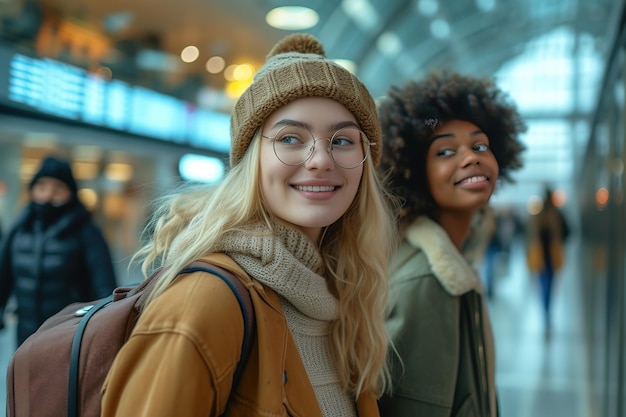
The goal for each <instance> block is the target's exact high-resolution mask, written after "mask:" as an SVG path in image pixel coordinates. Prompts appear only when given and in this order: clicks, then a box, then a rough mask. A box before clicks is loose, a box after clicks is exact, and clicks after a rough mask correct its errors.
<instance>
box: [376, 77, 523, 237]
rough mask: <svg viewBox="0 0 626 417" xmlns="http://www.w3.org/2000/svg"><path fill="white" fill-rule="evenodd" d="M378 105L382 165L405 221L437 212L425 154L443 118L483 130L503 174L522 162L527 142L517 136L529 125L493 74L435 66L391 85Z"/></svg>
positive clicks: (505, 178)
mask: <svg viewBox="0 0 626 417" xmlns="http://www.w3.org/2000/svg"><path fill="white" fill-rule="evenodd" d="M378 111H379V116H380V123H381V126H382V132H383V138H384V140H383V156H382V160H381V164H380V167H379V169H380V171H381V173H382V175H383V177H385V179H386V181H387V184H388V185H389V187H390V189H391V191H392V192H393V193H395V194H396V195H397V196H398V197H400V198H401V199H402V200H404V201H403V207H402V209H401V211H400V222H401V227H406V226H407V225H409V224H411V223H412V222H413V221H414V220H415V219H416V218H417V217H419V216H422V215H427V216H429V217H431V218H434V216H435V215H436V213H437V206H436V204H435V202H434V200H433V198H432V194H431V192H430V190H429V188H428V182H427V178H426V156H427V153H428V148H429V146H430V144H431V138H432V135H433V133H434V131H435V130H437V129H438V128H439V127H440V126H441V124H443V123H446V122H448V121H451V120H464V121H468V122H471V123H474V124H475V125H476V126H478V127H479V128H480V129H481V130H482V131H483V132H485V134H486V135H487V136H488V137H489V144H490V148H491V151H492V152H493V155H494V157H495V159H496V161H497V163H498V167H499V170H500V175H499V178H500V179H501V180H503V181H510V182H512V178H511V176H510V175H511V171H512V170H515V169H518V168H520V167H521V166H522V162H521V159H520V154H521V152H522V151H523V150H524V146H523V144H522V143H521V142H520V141H519V138H518V136H519V134H520V133H522V132H524V131H525V130H526V125H525V123H524V122H523V120H522V118H521V116H520V115H519V113H518V112H517V109H516V107H515V105H514V104H513V103H512V102H511V101H510V100H509V98H508V96H507V95H506V94H505V93H503V92H502V91H501V90H500V89H498V88H497V86H496V85H495V83H494V81H493V80H492V79H489V78H484V79H480V78H474V77H470V76H464V75H461V74H458V73H455V72H451V71H442V72H436V71H435V72H432V73H430V74H429V75H428V76H426V77H425V78H424V79H423V80H421V81H409V82H408V83H407V84H405V85H404V86H402V87H399V86H392V87H391V88H390V89H389V93H388V95H387V96H386V97H385V98H383V99H382V100H381V101H380V103H379V106H378Z"/></svg>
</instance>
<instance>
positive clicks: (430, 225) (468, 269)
mask: <svg viewBox="0 0 626 417" xmlns="http://www.w3.org/2000/svg"><path fill="white" fill-rule="evenodd" d="M406 239H407V241H408V242H409V243H410V244H411V245H413V246H415V247H418V248H421V249H422V251H423V252H424V254H426V257H427V258H428V263H429V264H430V267H431V268H432V270H433V272H434V273H435V275H436V277H437V279H438V280H439V281H440V282H441V285H443V287H444V288H445V289H446V291H448V292H449V293H450V294H452V295H462V294H465V293H466V292H468V291H470V290H475V291H477V292H478V293H482V292H483V286H482V283H481V281H480V278H478V275H477V274H476V270H475V269H474V268H473V267H472V266H470V264H469V263H468V262H467V261H466V260H465V258H464V257H463V255H461V253H460V252H459V251H458V249H457V248H456V247H455V246H454V245H453V244H452V241H451V240H450V237H449V236H448V234H447V233H446V231H445V230H444V229H443V228H442V227H441V226H440V225H439V224H437V223H435V222H434V221H433V220H431V219H429V218H428V217H424V216H423V217H420V218H418V219H417V220H416V221H415V222H414V223H413V224H412V225H411V226H409V228H408V230H407V233H406Z"/></svg>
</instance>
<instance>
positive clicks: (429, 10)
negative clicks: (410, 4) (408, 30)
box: [417, 0, 439, 17]
mask: <svg viewBox="0 0 626 417" xmlns="http://www.w3.org/2000/svg"><path fill="white" fill-rule="evenodd" d="M417 10H418V11H419V12H420V13H421V14H422V15H424V16H427V17H431V16H434V15H435V14H436V13H437V10H439V3H438V2H437V0H418V1H417Z"/></svg>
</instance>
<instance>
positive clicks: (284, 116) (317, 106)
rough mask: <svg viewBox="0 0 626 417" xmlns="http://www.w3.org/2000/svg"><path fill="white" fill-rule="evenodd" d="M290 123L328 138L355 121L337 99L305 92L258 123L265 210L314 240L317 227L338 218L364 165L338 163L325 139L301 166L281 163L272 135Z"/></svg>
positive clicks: (348, 203) (352, 197)
mask: <svg viewBox="0 0 626 417" xmlns="http://www.w3.org/2000/svg"><path fill="white" fill-rule="evenodd" d="M290 125H295V126H305V127H306V128H308V129H309V130H310V131H311V133H312V134H313V136H314V137H315V138H330V137H331V136H332V135H333V134H334V133H335V132H336V131H337V130H338V128H340V127H345V126H357V127H358V125H357V123H356V119H355V118H354V116H353V115H352V113H350V111H348V109H346V108H345V107H344V106H343V105H342V104H340V103H339V102H337V101H335V100H332V99H329V98H322V97H308V98H302V99H298V100H295V101H292V102H291V103H289V104H287V105H285V106H283V107H281V108H280V109H278V110H277V111H275V112H274V113H272V115H271V116H270V117H269V118H268V119H267V120H266V122H265V124H264V125H263V127H262V135H263V137H262V138H261V162H260V167H261V173H260V175H261V190H262V193H263V197H264V199H265V201H266V203H267V205H268V207H269V210H270V211H271V212H272V213H273V214H274V215H275V216H276V217H278V218H279V219H281V220H283V221H285V222H286V223H289V224H291V225H293V226H295V227H297V228H299V229H300V230H302V231H303V232H304V233H305V234H306V235H307V236H308V237H309V238H310V239H311V240H313V241H314V242H316V241H317V240H318V238H319V236H320V233H321V230H322V228H323V227H326V226H329V225H330V224H332V223H334V222H335V221H337V220H338V219H339V218H340V217H341V216H342V215H343V214H344V213H345V212H346V210H347V209H348V207H349V206H350V204H352V201H353V200H354V198H355V196H356V194H357V191H358V189H359V184H360V182H361V176H362V174H363V165H359V166H358V167H356V168H353V169H344V168H341V167H339V166H338V165H337V164H336V163H335V162H334V161H333V159H332V158H331V155H330V154H329V153H328V151H327V148H328V141H326V140H318V141H317V142H316V145H315V152H314V153H313V155H312V156H311V157H310V158H309V159H308V160H307V161H306V162H304V163H303V164H302V165H297V166H289V165H285V164H284V163H283V162H281V161H280V160H279V159H278V158H277V157H276V154H275V153H274V147H273V140H274V139H272V138H274V137H275V136H276V134H277V133H278V131H279V130H280V129H281V128H282V127H284V126H290ZM366 163H367V162H366Z"/></svg>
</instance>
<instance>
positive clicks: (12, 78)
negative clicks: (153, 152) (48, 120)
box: [0, 48, 230, 153]
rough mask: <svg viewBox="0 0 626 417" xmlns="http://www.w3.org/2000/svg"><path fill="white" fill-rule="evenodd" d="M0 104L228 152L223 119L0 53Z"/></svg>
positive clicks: (42, 61)
mask: <svg viewBox="0 0 626 417" xmlns="http://www.w3.org/2000/svg"><path fill="white" fill-rule="evenodd" d="M7 63H8V68H6V67H5V68H0V78H1V79H0V100H1V101H2V104H4V105H7V106H13V107H16V108H20V109H23V110H29V111H32V112H36V113H43V114H46V115H51V116H55V117H59V118H62V119H67V120H74V121H77V122H82V123H86V124H90V125H94V126H100V127H106V128H110V129H114V130H118V131H123V132H128V133H133V134H136V135H141V136H145V137H149V138H154V139H158V140H161V141H169V142H174V143H180V144H187V145H190V146H193V147H198V148H204V149H208V150H212V151H215V152H222V153H227V152H228V150H229V148H230V128H229V116H228V115H227V114H224V113H219V112H213V111H209V110H206V109H201V108H198V107H197V106H195V105H194V104H192V103H188V102H185V101H182V100H178V99H176V98H174V97H171V96H167V95H165V94H161V93H158V92H156V91H152V90H148V89H145V88H142V87H138V86H133V85H130V84H127V83H125V82H122V81H119V80H115V79H114V80H105V79H102V78H100V77H99V76H97V75H95V74H92V73H89V72H87V71H85V70H83V69H81V68H77V67H74V66H71V65H68V64H65V63H62V62H58V61H55V60H52V59H47V58H35V57H31V56H27V55H24V54H20V53H17V52H10V51H7V50H6V49H5V50H2V48H0V66H5V65H7Z"/></svg>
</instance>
